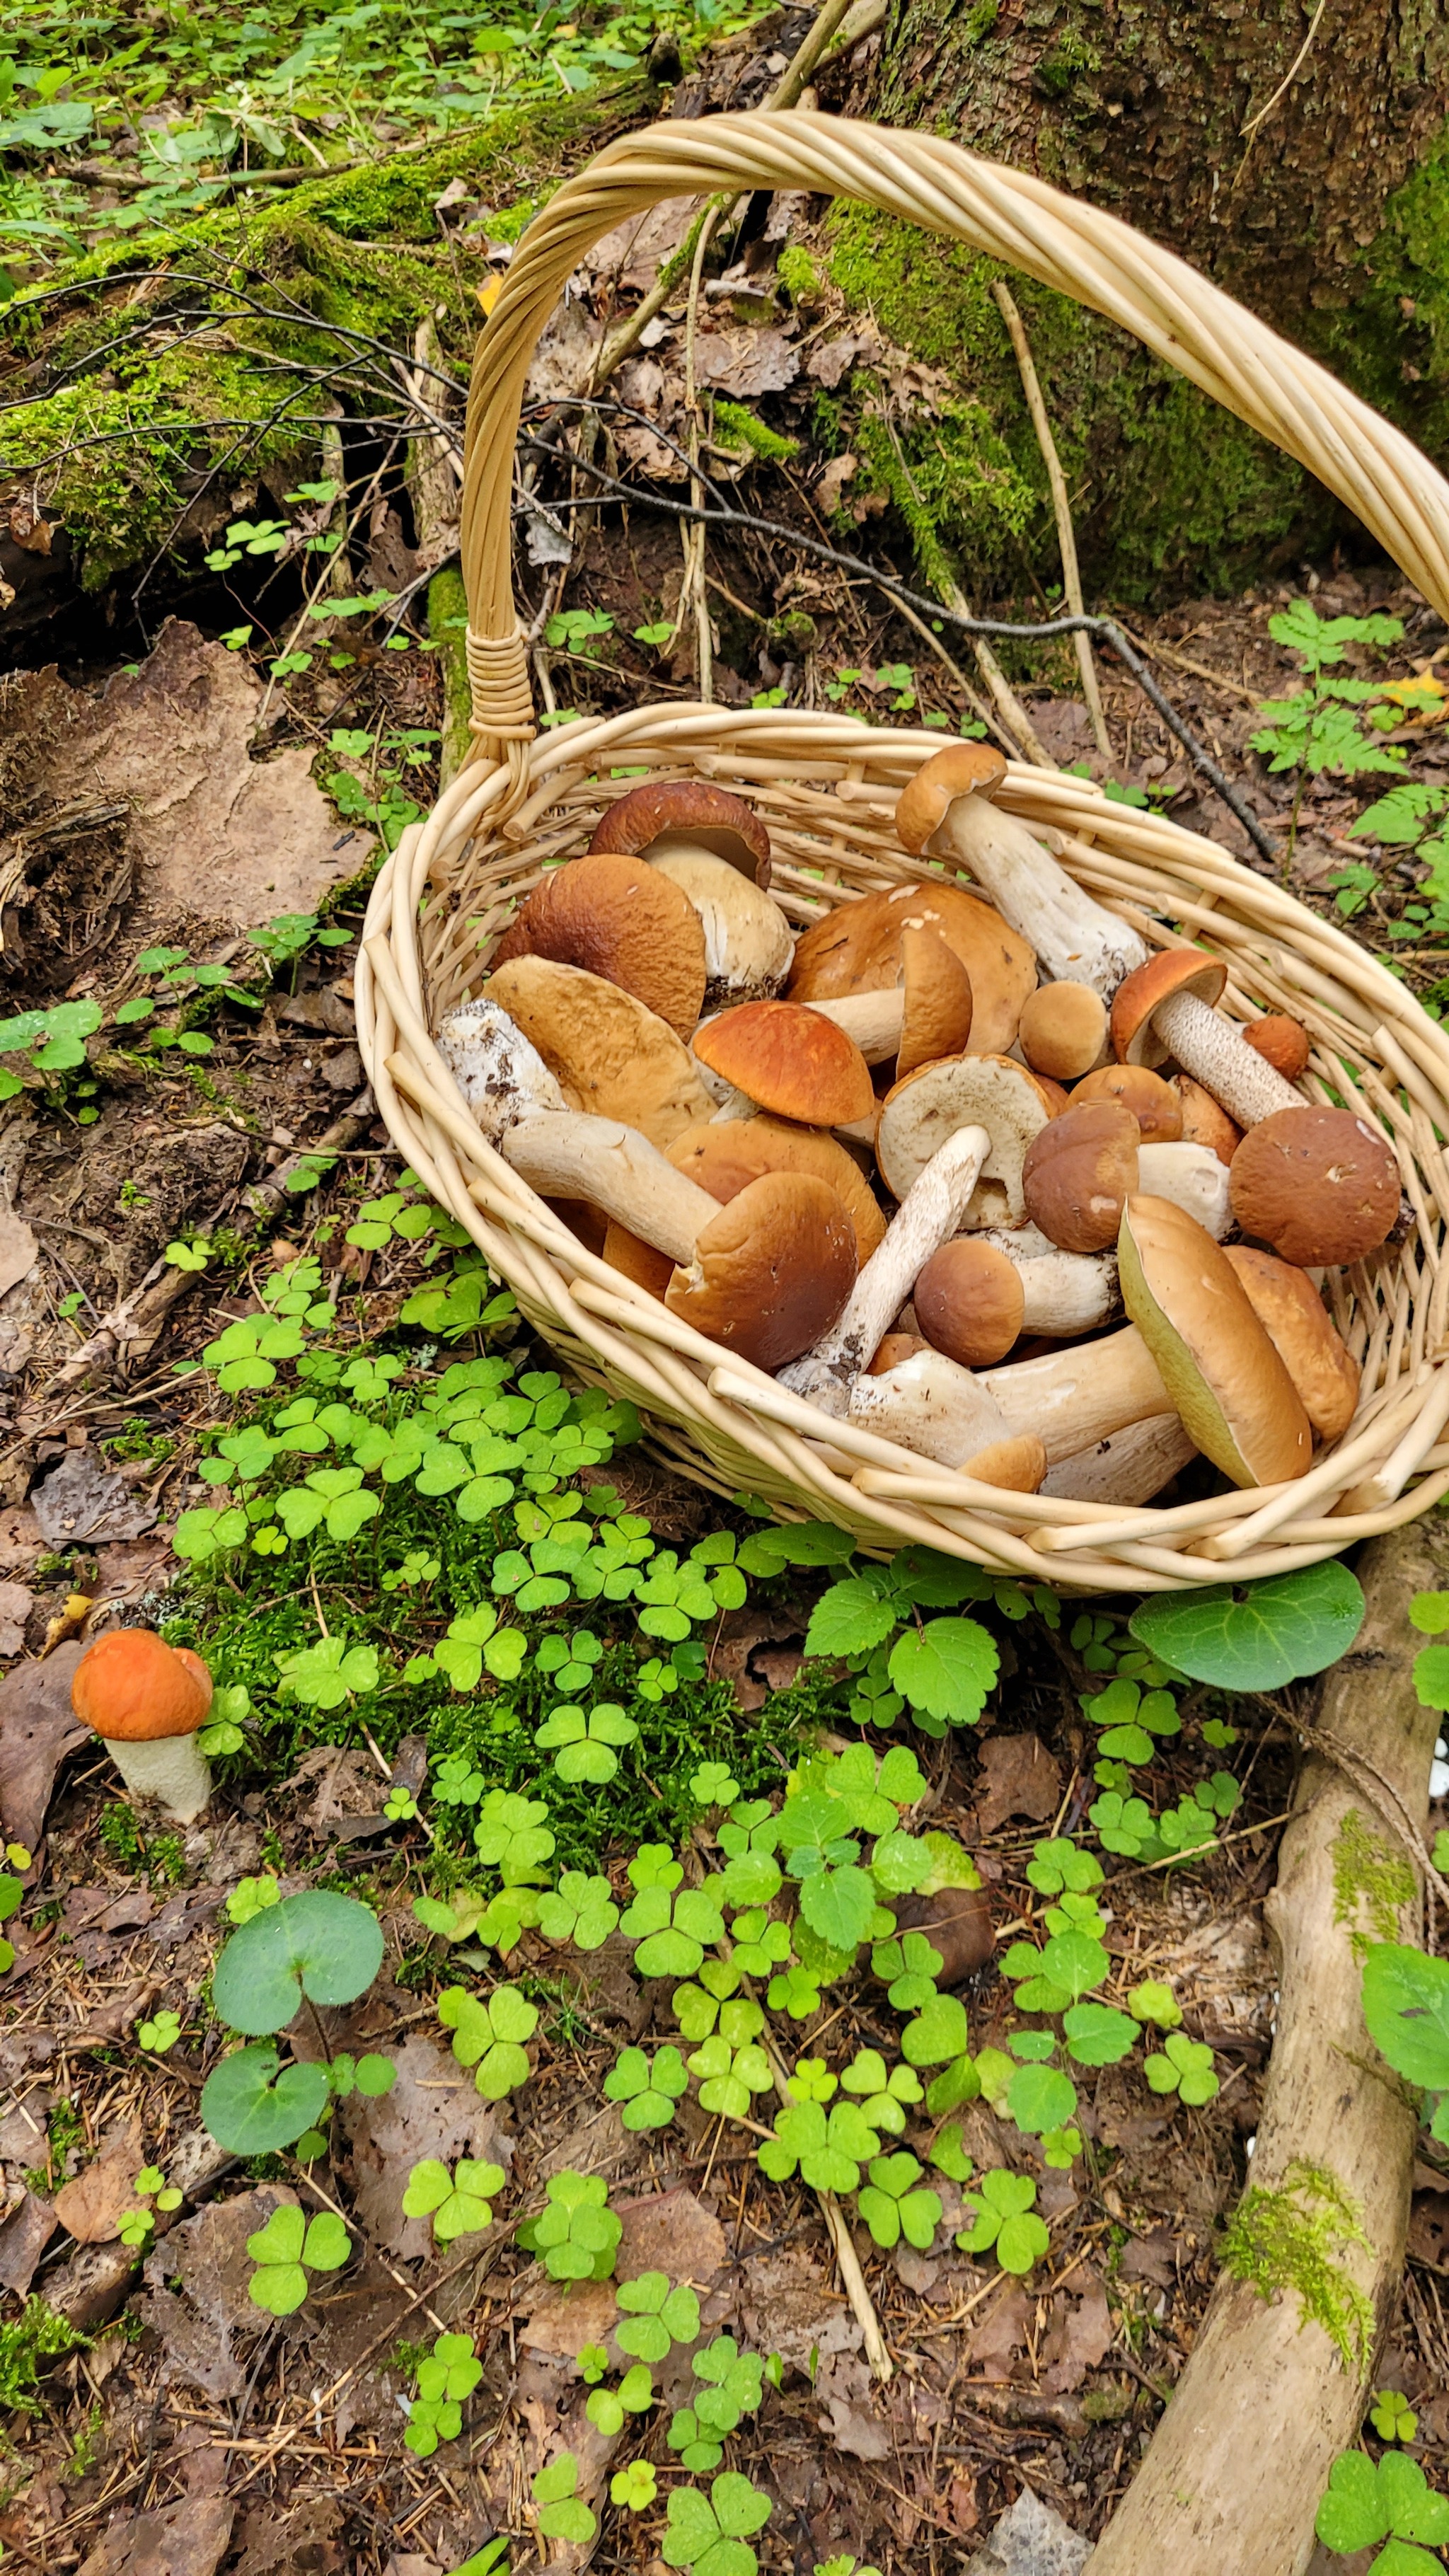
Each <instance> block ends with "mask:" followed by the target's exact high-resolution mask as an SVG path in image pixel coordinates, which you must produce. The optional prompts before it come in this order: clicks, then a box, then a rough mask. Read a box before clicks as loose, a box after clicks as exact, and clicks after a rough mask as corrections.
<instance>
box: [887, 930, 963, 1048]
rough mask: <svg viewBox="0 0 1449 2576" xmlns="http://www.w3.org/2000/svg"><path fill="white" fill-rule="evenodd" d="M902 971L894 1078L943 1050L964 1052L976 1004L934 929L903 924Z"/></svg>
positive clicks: (956, 963) (958, 964)
mask: <svg viewBox="0 0 1449 2576" xmlns="http://www.w3.org/2000/svg"><path fill="white" fill-rule="evenodd" d="M901 975H902V981H903V983H904V985H905V996H904V1005H903V1009H902V1014H901V1042H900V1046H899V1048H898V1049H897V1052H896V1076H897V1079H899V1078H900V1076H901V1075H902V1074H907V1073H914V1072H915V1070H916V1067H917V1066H918V1065H922V1064H934V1063H936V1061H937V1060H938V1058H939V1057H941V1056H943V1055H964V1054H965V1052H966V1049H967V1047H968V1046H969V1044H970V1042H971V1021H972V1017H973V1013H974V1009H975V997H974V995H973V993H972V990H971V978H970V975H969V974H968V973H967V970H966V968H965V967H964V966H963V965H962V963H961V960H960V958H959V957H958V956H957V954H956V951H955V949H954V948H952V947H950V946H949V945H948V944H947V942H946V941H945V940H944V939H943V938H942V937H941V934H940V932H939V931H937V930H926V929H924V928H921V929H918V928H917V927H916V926H915V925H914V924H913V923H909V924H907V926H906V928H905V929H904V930H903V931H902V932H901Z"/></svg>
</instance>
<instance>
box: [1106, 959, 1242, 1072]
mask: <svg viewBox="0 0 1449 2576" xmlns="http://www.w3.org/2000/svg"><path fill="white" fill-rule="evenodd" d="M1227 980H1228V970H1227V967H1226V966H1225V965H1224V963H1223V960H1222V959H1221V957H1205V956H1204V955H1203V952H1202V950H1201V949H1200V948H1161V949H1159V950H1158V953H1157V955H1156V956H1155V957H1149V958H1148V960H1147V963H1146V965H1145V966H1139V967H1138V969H1137V972H1136V974H1135V975H1129V976H1128V977H1127V980H1126V982H1125V983H1123V984H1119V985H1118V987H1117V990H1116V992H1115V993H1114V994H1113V996H1112V1052H1113V1054H1114V1055H1115V1057H1116V1058H1117V1062H1118V1063H1119V1064H1145V1065H1148V1066H1152V1065H1159V1064H1165V1063H1166V1062H1167V1059H1168V1057H1169V1056H1170V1054H1171V1053H1172V1049H1171V1047H1169V1046H1167V1045H1165V1044H1164V1042H1163V1040H1162V1038H1161V1037H1160V1036H1159V1035H1158V1032H1157V1031H1156V1029H1155V1028H1154V1027H1153V1025H1152V1019H1153V1013H1154V1012H1155V1011H1157V1010H1158V1009H1160V1007H1161V1005H1162V1004H1163V1003H1164V1002H1170V1001H1171V1000H1172V997H1173V995H1174V994H1175V993H1194V994H1196V996H1197V998H1198V1000H1199V1001H1202V1002H1206V1003H1207V1005H1208V1007H1209V1009H1211V1008H1212V1006H1213V1004H1214V1003H1215V1002H1216V1001H1217V999H1218V997H1219V995H1220V994H1221V992H1222V989H1223V986H1224V985H1225V984H1226V982H1227Z"/></svg>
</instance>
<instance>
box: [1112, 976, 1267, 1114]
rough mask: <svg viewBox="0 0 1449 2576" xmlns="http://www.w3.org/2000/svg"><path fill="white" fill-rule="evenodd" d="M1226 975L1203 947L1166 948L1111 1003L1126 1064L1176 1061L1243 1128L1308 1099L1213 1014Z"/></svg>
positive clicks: (1233, 1025)
mask: <svg viewBox="0 0 1449 2576" xmlns="http://www.w3.org/2000/svg"><path fill="white" fill-rule="evenodd" d="M1227 971H1228V970H1227V968H1226V966H1225V965H1224V964H1223V961H1222V959H1221V958H1219V957H1208V956H1206V955H1205V954H1204V953H1203V951H1202V950H1201V949H1200V948H1164V949H1160V950H1159V951H1158V954H1157V955H1156V956H1155V957H1149V958H1148V960H1147V962H1146V964H1145V965H1143V966H1139V967H1138V968H1137V971H1136V973H1135V974H1132V975H1129V976H1128V977H1127V978H1126V980H1125V982H1124V983H1122V984H1121V985H1119V987H1118V989H1117V991H1116V993H1115V994H1114V995H1113V997H1112V1046H1113V1049H1114V1051H1115V1053H1116V1056H1117V1059H1118V1061H1119V1063H1123V1064H1145V1065H1149V1066H1151V1065H1155V1064H1162V1063H1165V1062H1166V1061H1167V1059H1168V1058H1169V1057H1173V1058H1175V1059H1176V1061H1177V1063H1178V1064H1180V1065H1181V1067H1182V1070H1183V1072H1184V1073H1190V1074H1191V1075H1192V1077H1193V1080H1194V1081H1195V1082H1200V1083H1201V1084H1202V1085H1203V1087H1204V1089H1205V1090H1207V1091H1210V1092H1211V1093H1212V1096H1213V1098H1214V1100H1217V1101H1220V1102H1221V1104H1222V1106H1223V1108H1224V1109H1226V1110H1227V1112H1228V1114H1229V1116H1230V1117H1231V1118H1233V1119H1235V1120H1236V1121H1237V1124H1238V1125H1239V1126H1240V1127H1252V1126H1255V1125H1256V1123H1257V1121H1258V1120H1259V1119H1260V1118H1268V1117H1271V1116H1272V1114H1273V1112H1274V1110H1276V1109H1291V1108H1297V1107H1298V1106H1299V1104H1300V1098H1301V1095H1300V1094H1299V1093H1298V1092H1296V1091H1295V1090H1294V1089H1293V1086H1292V1084H1291V1083H1289V1082H1285V1081H1284V1079H1283V1077H1282V1075H1281V1074H1280V1073H1276V1072H1275V1071H1274V1069H1273V1067H1272V1066H1271V1065H1270V1064H1269V1063H1268V1062H1267V1061H1266V1059H1265V1058H1264V1057H1263V1056H1261V1055H1258V1054H1255V1053H1254V1050H1253V1049H1252V1047H1250V1046H1249V1045H1248V1044H1247V1041H1246V1039H1245V1037H1244V1034H1243V1031H1242V1029H1241V1028H1239V1026H1238V1025H1237V1022H1236V1021H1234V1020H1230V1019H1228V1018H1227V1017H1226V1016H1225V1015H1224V1013H1223V1012H1221V1011H1219V1010H1217V1009H1215V1008H1214V1005H1215V1003H1216V1002H1217V999H1218V996H1219V994H1220V993H1221V992H1222V989H1223V986H1224V984H1225V983H1226V981H1227Z"/></svg>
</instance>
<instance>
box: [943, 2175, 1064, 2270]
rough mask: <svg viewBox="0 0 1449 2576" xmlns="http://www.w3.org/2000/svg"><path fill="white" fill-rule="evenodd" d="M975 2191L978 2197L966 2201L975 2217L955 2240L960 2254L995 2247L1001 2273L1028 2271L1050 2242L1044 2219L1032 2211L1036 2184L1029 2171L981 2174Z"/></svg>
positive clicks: (978, 2252)
mask: <svg viewBox="0 0 1449 2576" xmlns="http://www.w3.org/2000/svg"><path fill="white" fill-rule="evenodd" d="M977 2190H978V2191H979V2193H980V2195H981V2196H980V2199H979V2200H978V2199H975V2198H974V2197H973V2198H968V2200H967V2203H966V2206H967V2208H968V2209H970V2210H974V2211H975V2213H976V2214H975V2217H974V2219H973V2221H972V2224H971V2225H970V2227H967V2228H963V2230H962V2231H961V2233H960V2235H959V2236H958V2237H957V2239H956V2242H957V2244H958V2245H959V2246H960V2248H961V2251H962V2253H963V2254H986V2253H989V2252H991V2251H992V2250H993V2249H994V2250H995V2254H996V2259H997V2262H998V2263H999V2264H1000V2265H1001V2268H1002V2270H1003V2272H1017V2273H1023V2272H1029V2271H1030V2270H1031V2268H1032V2265H1033V2264H1034V2263H1039V2262H1040V2261H1041V2259H1042V2256H1043V2255H1044V2254H1045V2253H1046V2252H1047V2251H1048V2249H1049V2247H1050V2245H1051V2237H1050V2235H1049V2234H1048V2231H1047V2228H1046V2226H1045V2224H1044V2222H1043V2221H1042V2220H1041V2219H1040V2218H1038V2217H1037V2216H1036V2214H1035V2205H1036V2184H1035V2183H1034V2182H1033V2181H1032V2179H1031V2177H1030V2175H1029V2174H1014V2173H1007V2172H1006V2171H1005V2170H1004V2169H1001V2168H998V2169H997V2170H996V2171H994V2172H992V2173H986V2174H983V2175H982V2177H981V2180H980V2182H979V2183H978V2185H977Z"/></svg>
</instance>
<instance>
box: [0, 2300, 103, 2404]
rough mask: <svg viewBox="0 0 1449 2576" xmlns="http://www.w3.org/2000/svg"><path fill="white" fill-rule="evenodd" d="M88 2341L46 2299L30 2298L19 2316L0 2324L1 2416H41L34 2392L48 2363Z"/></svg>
mask: <svg viewBox="0 0 1449 2576" xmlns="http://www.w3.org/2000/svg"><path fill="white" fill-rule="evenodd" d="M89 2340H90V2338H89V2336H88V2335H83V2334H80V2333H78V2332H77V2330H76V2328H75V2327H74V2326H73V2325H72V2324H71V2322H70V2320H69V2318H68V2317H62V2316H58V2315H57V2314H56V2312H55V2310H54V2309H53V2308H48V2307H47V2306H46V2304H45V2301H44V2299H41V2298H30V2299H27V2300H26V2302H25V2308H24V2311H23V2313H22V2314H21V2315H20V2316H18V2317H15V2318H12V2320H11V2321H10V2323H9V2324H8V2325H0V2413H3V2414H7V2415H9V2414H14V2413H17V2412H18V2413H20V2414H22V2415H38V2414H39V2413H40V2400H39V2398H38V2397H37V2396H36V2394H35V2390H36V2385H37V2383H38V2381H39V2379H40V2377H41V2374H42V2372H43V2371H44V2369H45V2368H46V2366H47V2364H48V2363H50V2362H52V2361H58V2360H59V2359H60V2357H61V2355H62V2353H67V2352H74V2351H75V2349H76V2347H77V2345H79V2344H84V2343H88V2342H89Z"/></svg>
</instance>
